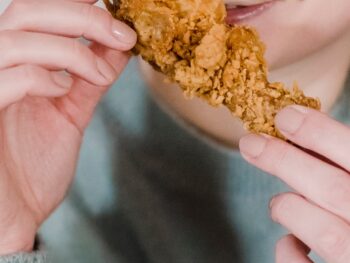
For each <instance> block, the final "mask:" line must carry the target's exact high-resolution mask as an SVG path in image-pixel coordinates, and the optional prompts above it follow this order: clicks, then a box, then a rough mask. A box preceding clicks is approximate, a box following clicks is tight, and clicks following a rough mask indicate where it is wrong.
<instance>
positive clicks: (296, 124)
mask: <svg viewBox="0 0 350 263" xmlns="http://www.w3.org/2000/svg"><path fill="white" fill-rule="evenodd" d="M307 111H308V110H307V108H305V107H302V106H296V105H295V106H289V107H287V108H284V109H283V110H282V111H280V112H279V113H278V114H277V116H276V118H275V123H276V126H277V128H278V129H279V130H280V131H281V132H285V133H289V134H293V133H295V132H296V131H297V130H298V129H299V128H300V126H301V125H302V124H303V122H304V119H305V114H306V113H307Z"/></svg>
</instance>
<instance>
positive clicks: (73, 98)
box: [0, 0, 136, 255]
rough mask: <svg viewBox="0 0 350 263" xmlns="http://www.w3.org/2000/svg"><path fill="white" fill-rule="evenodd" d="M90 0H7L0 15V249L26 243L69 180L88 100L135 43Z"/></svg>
mask: <svg viewBox="0 0 350 263" xmlns="http://www.w3.org/2000/svg"><path fill="white" fill-rule="evenodd" d="M95 2H96V1H93V0H79V1H78V0H76V1H73V0H71V1H62V0H52V1H47V0H14V1H12V3H11V5H10V6H9V8H8V9H7V10H6V11H5V12H4V13H3V14H2V15H1V16H0V57H1V61H0V83H1V87H0V142H1V143H0V237H1V238H0V255H5V254H10V253H14V252H19V251H30V250H31V249H32V247H33V242H34V239H35V235H36V232H37V230H38V228H39V226H40V225H41V224H42V223H43V221H44V220H45V219H46V218H47V217H48V216H49V215H50V214H51V213H52V211H53V210H54V209H55V208H56V207H57V206H58V205H59V204H60V203H61V201H62V200H63V198H64V196H65V195H66V192H67V190H68V188H69V185H70V184H71V181H72V179H73V176H74V174H75V167H76V163H77V159H78V152H79V149H80V146H81V141H82V135H83V133H84V130H85V128H86V127H87V125H88V123H89V122H90V119H91V116H92V114H93V111H94V108H95V106H96V105H97V103H98V101H99V100H100V98H101V97H102V96H103V94H104V93H105V92H106V91H107V89H108V87H109V86H110V85H111V84H112V83H113V82H114V81H115V80H116V79H117V77H118V75H119V74H120V72H121V71H122V69H123V68H124V66H125V65H126V63H127V62H128V59H129V55H128V53H127V52H125V51H126V50H129V49H131V48H132V47H133V46H134V44H135V42H136V34H135V32H134V31H132V30H131V29H130V28H129V27H127V26H126V25H124V24H122V23H121V22H119V21H115V20H114V19H112V17H111V16H110V15H109V14H108V13H107V12H106V11H104V10H102V9H100V8H98V7H95V6H93V4H94V3H95ZM79 37H85V38H86V39H89V40H91V41H92V43H91V45H90V46H86V45H84V44H82V43H81V42H80V41H78V39H77V38H79ZM63 71H65V72H63Z"/></svg>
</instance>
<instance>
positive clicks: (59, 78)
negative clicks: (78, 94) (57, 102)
mask: <svg viewBox="0 0 350 263" xmlns="http://www.w3.org/2000/svg"><path fill="white" fill-rule="evenodd" d="M51 76H52V79H53V81H54V82H55V83H56V84H57V85H59V86H60V87H62V88H65V89H70V88H71V87H72V85H73V79H72V78H71V77H70V76H66V75H64V74H62V73H56V72H54V73H51Z"/></svg>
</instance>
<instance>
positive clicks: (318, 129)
mask: <svg viewBox="0 0 350 263" xmlns="http://www.w3.org/2000/svg"><path fill="white" fill-rule="evenodd" d="M276 125H277V127H278V129H279V130H280V131H281V132H282V133H283V135H285V136H286V137H287V138H288V139H289V140H291V141H293V142H295V143H296V144H298V145H300V146H302V147H304V148H307V149H310V150H312V151H314V152H316V153H319V154H321V155H323V156H325V157H327V158H328V159H330V160H332V161H333V162H335V163H337V164H339V165H340V166H342V167H343V168H345V169H347V170H348V171H350V159H349V156H350V128H349V127H347V126H345V125H343V124H341V123H339V122H337V121H335V120H333V119H331V118H329V117H328V116H327V115H326V114H323V113H321V112H318V111H316V110H312V109H308V108H305V107H301V106H290V107H287V108H285V109H283V110H282V111H281V112H280V113H279V114H278V115H277V117H276Z"/></svg>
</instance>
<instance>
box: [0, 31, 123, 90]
mask: <svg viewBox="0 0 350 263" xmlns="http://www.w3.org/2000/svg"><path fill="white" fill-rule="evenodd" d="M0 57H1V60H0V69H4V68H7V67H12V66H15V65H19V64H35V65H41V66H44V67H48V68H59V69H66V70H67V71H68V72H70V73H73V74H75V75H78V76H79V77H81V78H83V79H85V80H87V81H89V82H91V83H94V84H97V85H109V84H111V83H112V82H113V81H114V79H115V76H116V73H115V71H114V70H113V68H112V67H111V66H110V65H109V64H108V63H107V62H106V61H105V60H104V59H102V58H100V57H99V56H96V55H95V54H94V53H93V52H92V51H91V50H90V49H89V48H88V47H86V46H85V45H83V44H81V43H79V42H78V41H77V40H73V39H69V38H65V37H60V36H52V35H46V34H41V33H31V32H19V31H4V32H1V33H0Z"/></svg>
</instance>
